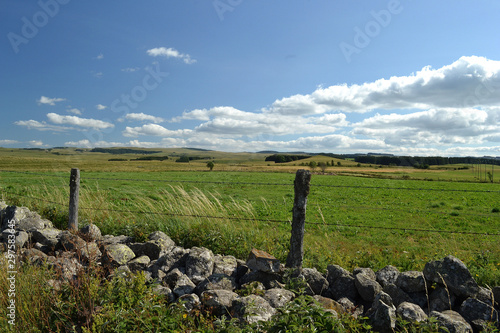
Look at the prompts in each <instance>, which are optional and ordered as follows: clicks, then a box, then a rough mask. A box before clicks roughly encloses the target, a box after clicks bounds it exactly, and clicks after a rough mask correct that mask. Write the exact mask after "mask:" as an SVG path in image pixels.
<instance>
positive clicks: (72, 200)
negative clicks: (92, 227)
mask: <svg viewBox="0 0 500 333" xmlns="http://www.w3.org/2000/svg"><path fill="white" fill-rule="evenodd" d="M79 193H80V170H78V169H71V176H70V180H69V221H68V229H69V230H77V229H78V196H79Z"/></svg>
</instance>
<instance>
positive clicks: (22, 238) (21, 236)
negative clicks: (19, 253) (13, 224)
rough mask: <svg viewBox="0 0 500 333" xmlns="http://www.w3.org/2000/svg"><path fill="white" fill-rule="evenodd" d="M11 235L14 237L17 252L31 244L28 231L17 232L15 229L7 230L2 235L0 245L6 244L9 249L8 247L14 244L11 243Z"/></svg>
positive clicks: (0, 235)
mask: <svg viewBox="0 0 500 333" xmlns="http://www.w3.org/2000/svg"><path fill="white" fill-rule="evenodd" d="M11 235H14V249H15V250H19V249H21V248H23V247H24V246H25V245H27V244H28V242H29V238H30V236H29V234H28V233H27V232H26V231H24V230H17V231H16V230H14V229H5V230H4V231H2V233H1V234H0V243H1V242H4V243H5V247H6V249H7V248H8V246H7V245H12V243H9V237H10V239H11V241H12V236H11ZM11 249H12V248H11Z"/></svg>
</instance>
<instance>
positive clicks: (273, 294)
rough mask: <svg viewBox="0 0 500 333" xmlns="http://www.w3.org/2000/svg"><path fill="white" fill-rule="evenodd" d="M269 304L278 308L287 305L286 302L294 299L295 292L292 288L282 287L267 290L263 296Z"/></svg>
mask: <svg viewBox="0 0 500 333" xmlns="http://www.w3.org/2000/svg"><path fill="white" fill-rule="evenodd" d="M262 297H263V298H264V299H265V300H266V301H268V302H269V304H270V305H271V306H272V307H273V308H275V309H277V308H281V307H283V306H285V304H286V303H288V302H290V301H291V300H292V299H294V297H295V294H294V293H293V292H291V291H290V290H286V289H281V288H272V289H269V290H266V292H265V293H264V296H262Z"/></svg>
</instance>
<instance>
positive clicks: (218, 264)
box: [213, 254, 238, 278]
mask: <svg viewBox="0 0 500 333" xmlns="http://www.w3.org/2000/svg"><path fill="white" fill-rule="evenodd" d="M237 269H238V262H237V260H236V258H235V257H233V256H221V255H219V254H217V255H215V257H214V272H213V273H214V274H225V275H229V276H234V277H235V278H236V271H237Z"/></svg>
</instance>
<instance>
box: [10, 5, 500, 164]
mask: <svg viewBox="0 0 500 333" xmlns="http://www.w3.org/2000/svg"><path fill="white" fill-rule="evenodd" d="M499 12H500V3H499V2H498V1H492V0H490V1H480V2H472V1H460V2H457V1H415V0H413V1H410V0H400V1H398V0H390V1H385V0H384V1H373V0H371V1H368V0H363V1H362V0H359V1H341V0H337V1H327V0H302V1H299V0H286V1H285V0H276V1H264V0H203V1H202V0H196V1H195V0H183V1H167V0H162V1H159V0H148V1H141V2H139V1H130V0H123V1H120V2H119V3H117V2H114V1H93V0H89V1H75V0H40V1H27V0H23V1H19V0H4V1H3V2H2V10H1V11H0V31H1V36H2V39H1V42H0V54H1V59H2V62H1V76H0V97H1V98H0V110H1V111H2V121H1V122H0V146H2V147H40V148H44V147H54V146H75V147H109V146H124V147H167V148H168V147H196V148H204V149H214V150H222V151H233V152H238V151H260V150H279V151H309V152H332V153H366V152H378V153H393V154H400V155H445V156H467V155H473V156H483V155H488V156H500V35H499V34H498V31H500V21H499V20H498V13H499Z"/></svg>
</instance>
